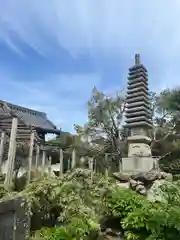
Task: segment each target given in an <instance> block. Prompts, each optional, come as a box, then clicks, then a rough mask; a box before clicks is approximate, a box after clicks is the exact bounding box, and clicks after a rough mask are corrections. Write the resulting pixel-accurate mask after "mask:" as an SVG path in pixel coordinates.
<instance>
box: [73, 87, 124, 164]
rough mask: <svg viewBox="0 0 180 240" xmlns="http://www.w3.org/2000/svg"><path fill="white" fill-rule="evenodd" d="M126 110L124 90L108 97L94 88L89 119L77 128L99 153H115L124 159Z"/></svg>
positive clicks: (90, 101) (89, 105)
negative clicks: (124, 117)
mask: <svg viewBox="0 0 180 240" xmlns="http://www.w3.org/2000/svg"><path fill="white" fill-rule="evenodd" d="M124 110H125V99H124V96H123V93H122V92H121V93H119V94H116V95H115V96H111V97H108V96H106V95H105V94H104V93H102V92H100V91H98V90H97V88H94V89H93V90H92V95H91V98H90V100H89V101H88V121H87V123H86V124H85V125H84V126H83V127H81V126H79V125H75V129H76V131H77V133H78V134H79V135H81V136H82V137H83V138H84V141H88V142H89V143H90V145H91V146H92V147H94V148H98V151H97V152H98V153H100V152H101V153H107V152H109V153H114V154H115V155H117V156H118V158H119V160H120V161H122V159H121V157H122V155H121V150H122V148H121V129H122V121H123V114H124ZM97 146H98V147H97Z"/></svg>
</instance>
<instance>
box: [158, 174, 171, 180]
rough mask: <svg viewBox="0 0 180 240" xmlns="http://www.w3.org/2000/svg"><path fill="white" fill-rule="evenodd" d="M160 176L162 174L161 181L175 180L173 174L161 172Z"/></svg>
mask: <svg viewBox="0 0 180 240" xmlns="http://www.w3.org/2000/svg"><path fill="white" fill-rule="evenodd" d="M160 174H161V179H165V180H167V181H172V180H173V176H172V174H171V173H165V172H160Z"/></svg>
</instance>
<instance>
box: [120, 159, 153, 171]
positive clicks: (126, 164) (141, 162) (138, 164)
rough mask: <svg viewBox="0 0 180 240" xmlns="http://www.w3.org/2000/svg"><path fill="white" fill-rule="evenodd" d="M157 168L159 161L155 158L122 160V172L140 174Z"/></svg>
mask: <svg viewBox="0 0 180 240" xmlns="http://www.w3.org/2000/svg"><path fill="white" fill-rule="evenodd" d="M155 166H157V160H156V159H155V158H153V157H136V156H133V157H127V158H123V159H122V172H125V173H138V172H148V171H150V170H151V169H153V168H154V167H155Z"/></svg>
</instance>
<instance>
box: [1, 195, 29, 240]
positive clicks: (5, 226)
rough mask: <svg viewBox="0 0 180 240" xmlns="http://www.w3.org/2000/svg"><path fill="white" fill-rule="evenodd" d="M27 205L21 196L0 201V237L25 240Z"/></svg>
mask: <svg viewBox="0 0 180 240" xmlns="http://www.w3.org/2000/svg"><path fill="white" fill-rule="evenodd" d="M29 220H30V218H29V216H28V206H27V203H26V202H25V200H24V199H23V198H21V197H18V198H17V197H16V198H13V199H10V200H4V201H1V202H0V239H2V240H25V239H28V237H29V230H30V221H29Z"/></svg>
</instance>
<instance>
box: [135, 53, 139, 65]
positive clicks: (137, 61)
mask: <svg viewBox="0 0 180 240" xmlns="http://www.w3.org/2000/svg"><path fill="white" fill-rule="evenodd" d="M135 65H140V54H135Z"/></svg>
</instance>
